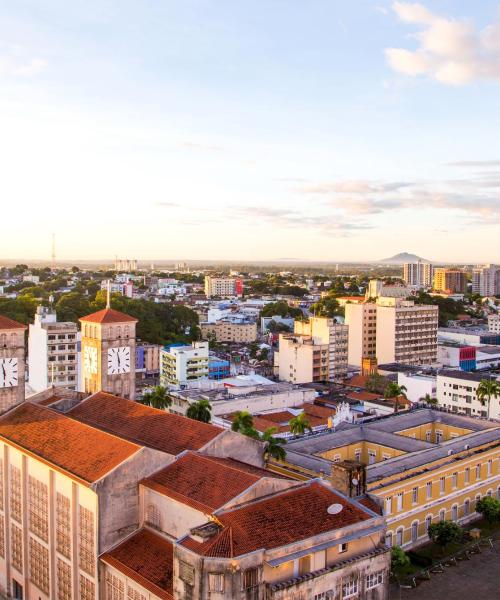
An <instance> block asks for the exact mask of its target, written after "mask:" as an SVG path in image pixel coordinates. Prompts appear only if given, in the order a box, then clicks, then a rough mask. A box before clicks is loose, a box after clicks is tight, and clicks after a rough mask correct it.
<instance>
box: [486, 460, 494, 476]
mask: <svg viewBox="0 0 500 600" xmlns="http://www.w3.org/2000/svg"><path fill="white" fill-rule="evenodd" d="M492 470H493V461H492V460H489V461H488V462H487V471H486V475H487V476H488V477H489V476H490V475H491V472H492Z"/></svg>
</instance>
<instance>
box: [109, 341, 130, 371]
mask: <svg viewBox="0 0 500 600" xmlns="http://www.w3.org/2000/svg"><path fill="white" fill-rule="evenodd" d="M120 373H130V346H120V347H119V348H110V349H109V350H108V375H119V374H120Z"/></svg>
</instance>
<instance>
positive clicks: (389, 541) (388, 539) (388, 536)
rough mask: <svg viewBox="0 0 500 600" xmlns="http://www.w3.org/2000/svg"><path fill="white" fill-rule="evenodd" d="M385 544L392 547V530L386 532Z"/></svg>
mask: <svg viewBox="0 0 500 600" xmlns="http://www.w3.org/2000/svg"><path fill="white" fill-rule="evenodd" d="M385 545H386V546H387V547H388V548H392V531H388V532H387V533H386V534H385Z"/></svg>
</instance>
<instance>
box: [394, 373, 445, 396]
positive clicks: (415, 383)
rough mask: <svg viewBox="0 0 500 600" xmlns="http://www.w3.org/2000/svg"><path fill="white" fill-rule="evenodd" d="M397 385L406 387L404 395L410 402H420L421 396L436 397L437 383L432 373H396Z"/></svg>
mask: <svg viewBox="0 0 500 600" xmlns="http://www.w3.org/2000/svg"><path fill="white" fill-rule="evenodd" d="M398 385H401V386H403V385H404V387H405V388H406V393H405V395H406V397H407V398H408V400H410V402H420V401H421V400H422V398H425V397H426V396H427V395H429V396H430V397H431V398H435V397H436V392H437V383H436V377H435V376H434V375H425V374H423V373H404V372H400V373H398Z"/></svg>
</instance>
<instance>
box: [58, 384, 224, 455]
mask: <svg viewBox="0 0 500 600" xmlns="http://www.w3.org/2000/svg"><path fill="white" fill-rule="evenodd" d="M67 414H68V415H70V416H71V417H73V418H74V419H78V420H79V421H83V422H84V423H88V424H89V425H92V426H93V427H98V428H99V429H103V430H104V431H109V432H110V433H113V434H114V435H118V436H120V437H123V438H125V439H127V440H131V441H132V442H135V443H136V444H140V445H142V446H148V447H150V448H155V449H156V450H161V451H162V452H167V453H168V454H173V455H174V456H175V455H177V454H180V453H181V452H182V451H183V450H199V449H200V448H202V447H203V446H205V444H207V443H208V442H210V441H211V440H213V439H214V438H216V437H217V436H218V435H220V434H221V433H222V432H223V429H222V428H221V427H216V426H215V425H210V424H208V423H201V422H200V421H194V420H193V419H188V418H187V417H181V416H179V415H174V414H170V413H168V412H166V411H164V410H157V409H156V408H151V407H149V406H144V405H143V404H139V402H134V401H133V400H125V398H120V397H119V396H113V395H112V394H107V393H105V392H98V393H97V394H94V395H93V396H90V397H89V398H87V399H86V400H84V401H83V402H81V403H80V404H78V405H77V406H75V407H74V408H73V409H71V410H70V411H69V412H68V413H67Z"/></svg>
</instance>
